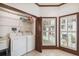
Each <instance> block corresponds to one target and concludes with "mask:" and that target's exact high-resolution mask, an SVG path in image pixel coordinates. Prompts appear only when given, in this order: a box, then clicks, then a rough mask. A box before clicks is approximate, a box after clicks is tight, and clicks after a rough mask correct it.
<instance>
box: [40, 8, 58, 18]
mask: <svg viewBox="0 0 79 59" xmlns="http://www.w3.org/2000/svg"><path fill="white" fill-rule="evenodd" d="M58 11H59V9H58V7H40V16H42V17H44V16H45V17H52V16H53V17H56V16H58Z"/></svg>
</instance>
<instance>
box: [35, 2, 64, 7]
mask: <svg viewBox="0 0 79 59" xmlns="http://www.w3.org/2000/svg"><path fill="white" fill-rule="evenodd" d="M35 4H36V5H38V6H39V7H59V6H61V5H64V4H65V3H35Z"/></svg>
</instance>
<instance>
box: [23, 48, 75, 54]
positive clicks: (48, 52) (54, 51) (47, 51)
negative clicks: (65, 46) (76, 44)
mask: <svg viewBox="0 0 79 59" xmlns="http://www.w3.org/2000/svg"><path fill="white" fill-rule="evenodd" d="M24 56H76V55H74V54H71V53H68V52H65V51H62V50H58V49H44V50H43V51H42V53H39V52H37V51H35V50H33V51H31V52H29V53H27V54H24Z"/></svg>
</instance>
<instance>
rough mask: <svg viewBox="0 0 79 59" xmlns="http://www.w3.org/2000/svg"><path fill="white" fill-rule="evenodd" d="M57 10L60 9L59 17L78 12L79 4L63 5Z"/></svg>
mask: <svg viewBox="0 0 79 59" xmlns="http://www.w3.org/2000/svg"><path fill="white" fill-rule="evenodd" d="M59 8H60V11H59V14H60V16H61V15H67V14H71V13H75V12H79V3H69V4H64V5H62V6H60V7H59Z"/></svg>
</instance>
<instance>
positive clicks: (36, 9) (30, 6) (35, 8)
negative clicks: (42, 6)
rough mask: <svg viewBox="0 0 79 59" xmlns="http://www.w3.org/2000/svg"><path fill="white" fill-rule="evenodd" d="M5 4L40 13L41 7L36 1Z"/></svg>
mask: <svg viewBox="0 0 79 59" xmlns="http://www.w3.org/2000/svg"><path fill="white" fill-rule="evenodd" d="M5 4H7V5H9V6H12V7H15V8H17V9H20V10H23V11H25V12H27V13H30V14H33V15H36V16H39V13H40V12H39V7H38V6H37V5H35V4H34V3H5Z"/></svg>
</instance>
